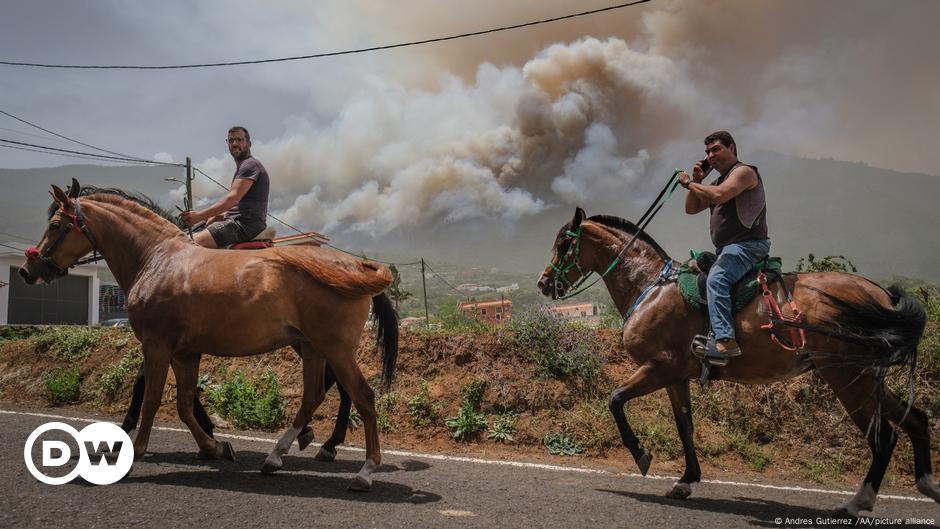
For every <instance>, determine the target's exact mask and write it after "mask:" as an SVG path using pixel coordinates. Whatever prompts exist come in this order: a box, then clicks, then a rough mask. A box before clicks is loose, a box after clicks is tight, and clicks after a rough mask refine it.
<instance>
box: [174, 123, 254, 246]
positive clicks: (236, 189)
mask: <svg viewBox="0 0 940 529" xmlns="http://www.w3.org/2000/svg"><path fill="white" fill-rule="evenodd" d="M225 142H226V143H227V144H228V152H229V154H231V155H232V158H234V159H235V175H234V176H232V188H231V190H229V192H228V194H226V195H225V196H224V197H222V198H220V199H219V200H217V201H216V202H215V203H214V204H212V205H211V206H209V207H207V208H206V209H202V210H199V211H184V212H183V213H181V214H180V219H182V221H183V222H185V223H186V224H187V225H189V226H195V225H197V224H198V223H199V222H200V221H206V222H205V224H204V225H203V226H204V227H205V229H202V230H200V231H197V232H195V233H193V240H194V241H196V244H199V245H200V246H205V247H207V248H225V247H226V246H229V245H232V244H235V243H238V242H247V241H250V240H252V239H254V238H255V237H256V236H258V234H259V233H261V232H262V231H263V230H264V228H265V227H266V226H267V223H266V221H265V218H266V217H267V216H268V190H269V188H270V181H269V180H268V172H267V170H265V168H264V166H263V165H261V162H259V161H258V160H256V159H255V158H253V157H252V156H251V136H250V135H249V134H248V129H246V128H245V127H239V126H235V127H232V128H231V129H229V131H228V138H227V139H226V140H225Z"/></svg>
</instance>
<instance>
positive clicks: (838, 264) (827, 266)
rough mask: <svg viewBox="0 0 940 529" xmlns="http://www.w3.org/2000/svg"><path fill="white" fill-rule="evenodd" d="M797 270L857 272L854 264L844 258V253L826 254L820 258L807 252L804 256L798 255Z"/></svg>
mask: <svg viewBox="0 0 940 529" xmlns="http://www.w3.org/2000/svg"><path fill="white" fill-rule="evenodd" d="M796 271H797V272H858V268H855V264H853V263H852V261H849V260H848V259H846V257H845V256H844V255H827V256H826V257H823V258H822V259H816V256H815V255H813V254H809V255H808V256H806V257H800V260H799V262H797V264H796Z"/></svg>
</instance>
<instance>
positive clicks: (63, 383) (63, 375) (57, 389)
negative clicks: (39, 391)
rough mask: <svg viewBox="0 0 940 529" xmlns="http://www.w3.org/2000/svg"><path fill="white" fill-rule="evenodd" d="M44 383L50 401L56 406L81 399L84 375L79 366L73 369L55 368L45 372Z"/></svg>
mask: <svg viewBox="0 0 940 529" xmlns="http://www.w3.org/2000/svg"><path fill="white" fill-rule="evenodd" d="M42 383H43V386H45V388H46V396H47V397H48V398H49V402H50V403H52V404H54V405H56V406H59V405H62V404H70V403H74V402H78V401H79V400H80V399H81V385H82V377H81V375H80V374H79V372H78V367H77V366H75V367H72V368H71V369H64V368H61V367H56V368H53V369H52V370H50V371H47V372H46V373H44V374H43V376H42Z"/></svg>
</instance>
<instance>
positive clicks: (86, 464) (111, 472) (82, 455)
mask: <svg viewBox="0 0 940 529" xmlns="http://www.w3.org/2000/svg"><path fill="white" fill-rule="evenodd" d="M51 430H60V431H63V432H66V433H68V434H69V435H71V436H72V437H73V438H74V439H75V442H76V443H78V464H77V465H76V466H75V468H74V469H72V471H71V472H69V473H68V474H66V475H64V476H57V477H50V476H47V475H46V474H43V472H42V471H41V470H40V469H39V468H37V467H36V464H35V463H34V462H33V445H34V444H35V443H36V440H37V439H39V436H41V435H42V434H44V433H46V432H49V431H51ZM99 450H100V452H99ZM115 455H117V457H116V458H115V457H114V456H115ZM107 456H110V457H111V460H109V459H108V457H107ZM23 458H24V459H25V460H26V468H28V469H29V472H30V474H32V475H33V477H35V478H36V479H38V480H39V481H41V482H43V483H46V484H48V485H62V484H64V483H68V482H70V481H72V480H73V479H75V477H76V476H81V477H82V478H84V479H85V481H87V482H89V483H94V484H95V485H110V484H111V483H114V482H116V481H118V480H119V479H121V478H123V477H124V476H125V475H127V473H128V472H129V471H130V469H131V465H132V464H134V446H133V445H132V444H131V438H130V437H129V436H128V435H127V433H125V432H124V430H122V429H121V428H120V427H119V426H117V425H116V424H111V423H109V422H96V423H93V424H89V425H88V426H86V427H84V428H82V431H80V432H79V431H78V430H76V429H75V428H72V427H71V426H69V425H68V424H65V423H61V422H48V423H46V424H43V425H42V426H40V427H39V428H36V429H35V430H33V433H31V434H29V438H28V439H26V447H25V448H24V449H23ZM71 458H72V449H71V448H70V447H69V445H68V444H67V443H65V442H63V441H58V440H53V439H49V440H44V441H43V442H42V467H46V468H53V467H62V466H64V465H66V464H67V463H68V462H69V460H71ZM92 458H95V459H97V460H98V461H97V462H92Z"/></svg>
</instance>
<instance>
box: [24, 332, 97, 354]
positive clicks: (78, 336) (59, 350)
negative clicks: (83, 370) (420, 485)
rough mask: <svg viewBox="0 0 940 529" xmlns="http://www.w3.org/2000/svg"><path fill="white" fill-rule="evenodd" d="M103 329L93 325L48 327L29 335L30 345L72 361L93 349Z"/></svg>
mask: <svg viewBox="0 0 940 529" xmlns="http://www.w3.org/2000/svg"><path fill="white" fill-rule="evenodd" d="M103 332H104V331H102V330H101V329H98V328H95V327H81V326H57V327H48V328H46V329H43V330H42V331H40V332H38V333H36V334H34V335H32V336H30V338H29V341H30V345H32V347H33V348H34V349H36V350H37V351H40V352H47V351H50V352H52V353H53V354H54V355H55V356H56V357H57V358H59V359H61V360H65V361H73V360H77V359H80V358H83V357H85V356H87V355H88V353H90V352H91V351H92V349H94V347H95V345H96V344H97V343H98V339H99V338H101V334H102V333H103Z"/></svg>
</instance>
